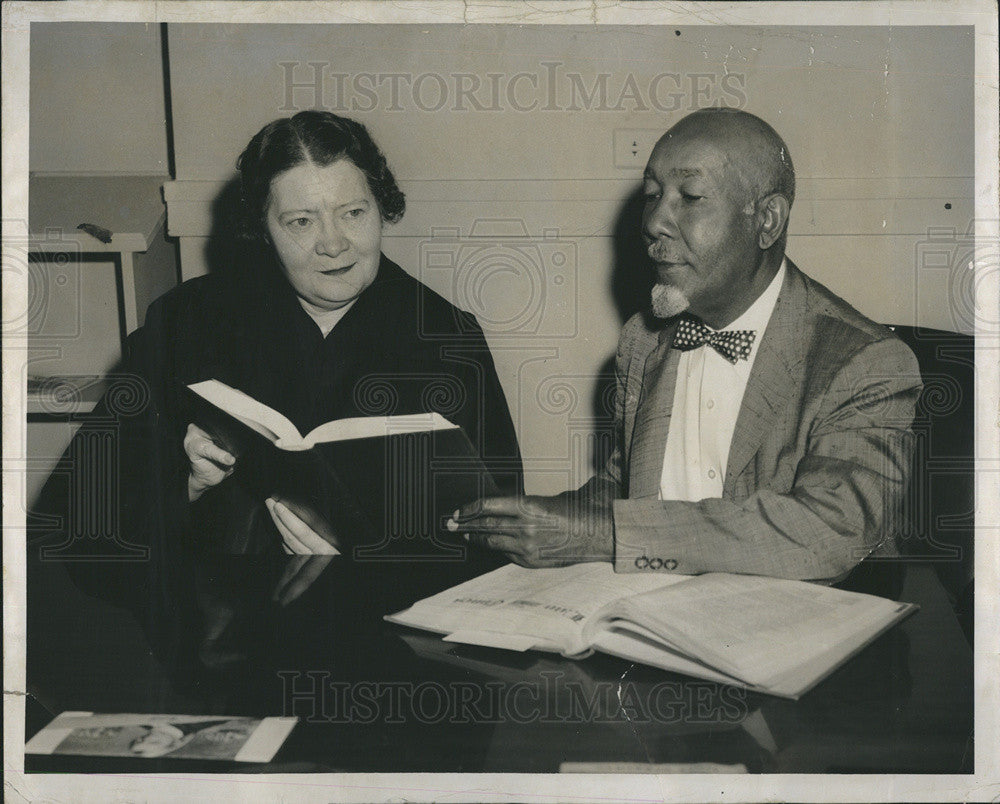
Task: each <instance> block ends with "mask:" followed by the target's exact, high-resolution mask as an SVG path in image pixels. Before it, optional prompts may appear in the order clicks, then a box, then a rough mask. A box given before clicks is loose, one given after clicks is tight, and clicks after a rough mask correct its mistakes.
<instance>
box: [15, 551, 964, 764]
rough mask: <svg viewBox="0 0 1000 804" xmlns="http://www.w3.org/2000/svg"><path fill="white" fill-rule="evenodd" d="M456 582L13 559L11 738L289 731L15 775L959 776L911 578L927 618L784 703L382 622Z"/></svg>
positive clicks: (934, 655) (956, 717)
mask: <svg viewBox="0 0 1000 804" xmlns="http://www.w3.org/2000/svg"><path fill="white" fill-rule="evenodd" d="M455 580H456V579H455V578H452V577H448V573H447V572H446V573H436V572H435V571H434V569H433V568H431V567H427V566H421V565H419V564H410V565H406V564H387V565H369V566H359V565H357V564H351V563H349V562H346V561H344V560H343V559H342V558H341V557H337V558H334V559H332V560H330V561H325V560H323V559H320V558H316V557H313V558H310V559H305V558H301V557H298V558H291V559H250V558H241V557H235V556H233V557H230V556H226V557H221V556H218V557H211V556H200V557H191V559H190V560H186V561H184V562H181V563H180V564H179V565H177V566H173V567H171V571H170V572H169V573H164V572H163V571H162V568H161V569H160V570H154V569H153V568H152V567H151V565H149V564H148V563H141V562H140V563H133V562H122V563H120V564H114V563H109V562H104V563H89V564H88V563H80V562H77V563H69V562H60V561H53V560H46V561H39V560H37V558H36V557H35V558H33V557H29V562H28V642H27V680H28V697H27V704H26V732H27V735H26V736H27V737H29V738H30V737H31V736H32V735H33V734H34V733H35V732H37V731H38V730H39V729H41V728H42V727H43V726H44V725H46V724H47V723H48V722H49V721H50V720H51V719H52V718H53V717H54V716H55V715H57V714H58V713H60V712H62V711H67V710H76V711H95V712H150V713H169V714H228V715H255V716H260V715H297V716H298V717H299V718H300V722H299V723H298V725H297V726H296V727H295V729H294V730H293V731H292V733H291V736H290V737H289V739H288V740H287V742H286V743H285V744H284V746H283V747H282V748H281V750H280V751H279V752H278V754H277V755H276V756H275V758H274V760H273V761H272V762H271V763H269V764H268V765H264V766H246V765H243V764H237V763H218V762H214V763H208V762H192V761H188V760H169V759H155V760H147V759H132V758H121V759H117V758H97V757H79V756H31V755H29V756H27V757H26V758H25V766H26V770H27V771H29V772H119V773H120V772H136V773H148V772H191V771H205V772H217V773H229V772H237V771H238V772H242V773H246V772H261V771H263V772H296V771H302V772H328V771H383V772H390V771H399V772H405V771H437V772H455V771H459V772H461V771H467V772H473V771H485V772H549V773H551V772H556V771H559V770H602V771H606V770H609V769H611V770H613V769H623V770H629V769H634V768H635V767H636V765H638V766H651V765H657V766H663V768H661V769H665V770H669V769H672V768H673V769H687V770H690V769H692V768H693V769H705V770H714V769H715V768H714V766H717V765H721V766H726V767H727V768H730V769H733V770H744V769H745V770H747V771H750V772H780V773H793V772H814V773H890V772H891V773H970V772H971V771H972V761H973V750H972V734H973V702H972V690H973V686H972V680H973V672H972V653H971V650H970V647H969V645H968V643H967V642H966V640H965V638H964V636H963V634H962V631H961V629H960V628H959V626H958V623H957V621H956V619H955V616H954V614H953V613H952V610H951V607H950V605H949V602H948V600H947V598H946V596H945V593H944V590H943V589H942V587H941V586H940V584H939V583H938V581H937V578H936V576H935V575H934V572H933V571H932V570H931V569H930V568H929V567H927V566H925V565H920V564H913V565H909V566H907V567H906V572H905V581H904V584H903V588H902V592H901V594H900V595H899V597H900V599H901V600H905V601H910V602H915V603H918V604H920V606H921V610H920V611H919V612H918V613H917V614H915V615H914V616H912V617H910V618H909V619H908V620H907V621H905V622H904V623H903V624H902V625H900V626H897V627H895V628H893V629H892V630H891V631H889V632H888V633H886V634H885V635H884V636H882V637H880V638H879V639H878V640H877V641H876V642H874V643H873V644H872V645H871V646H869V647H868V648H866V649H865V650H864V651H862V652H861V653H860V654H859V655H857V656H856V657H854V658H853V659H852V660H850V662H848V663H847V664H846V665H845V666H843V667H842V668H841V669H840V670H838V671H836V672H835V673H833V674H832V675H831V676H830V677H828V678H827V679H826V680H825V681H823V682H822V683H821V684H820V685H819V686H817V687H816V688H814V689H813V690H812V691H811V692H809V693H807V694H806V695H805V696H803V697H802V698H801V699H800V700H798V701H788V700H782V699H778V698H773V697H770V696H766V695H759V694H751V693H748V692H745V691H743V690H741V689H739V688H735V687H727V686H720V685H717V684H714V683H709V682H704V681H698V680H695V679H691V678H687V677H684V676H680V675H676V674H672V673H667V672H665V671H661V670H656V669H653V668H648V667H644V666H641V665H636V664H633V663H630V662H627V661H624V660H620V659H616V658H613V657H609V656H602V655H594V656H592V657H590V658H588V659H585V660H582V661H571V660H567V659H563V658H561V657H559V656H556V655H553V654H544V653H538V652H527V653H513V652H508V651H499V650H493V649H489V648H477V647H471V646H462V645H456V644H452V643H445V642H443V641H441V640H440V639H439V638H438V637H436V636H434V635H430V634H424V633H420V632H416V631H411V630H408V629H405V628H402V627H400V626H395V625H391V624H389V623H385V622H384V621H383V620H382V619H381V617H382V615H383V614H386V613H389V612H392V611H396V610H398V609H400V608H404V607H405V606H407V605H409V604H410V603H412V602H415V601H416V600H417V599H419V598H420V597H423V596H426V595H427V594H431V593H433V592H435V591H439V590H440V589H443V588H446V587H447V586H448V585H451V582H453V581H455ZM293 598H294V599H293ZM788 647H789V650H794V646H788ZM705 763H712V766H709V765H706V764H705Z"/></svg>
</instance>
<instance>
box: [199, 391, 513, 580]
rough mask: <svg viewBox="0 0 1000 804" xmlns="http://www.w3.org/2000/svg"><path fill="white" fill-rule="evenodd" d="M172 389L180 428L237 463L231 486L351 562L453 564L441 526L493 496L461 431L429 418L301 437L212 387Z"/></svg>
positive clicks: (258, 406) (247, 400)
mask: <svg viewBox="0 0 1000 804" xmlns="http://www.w3.org/2000/svg"><path fill="white" fill-rule="evenodd" d="M180 391H181V394H182V398H183V406H184V409H185V410H184V414H185V416H186V417H187V418H188V421H191V422H193V423H194V424H196V425H198V426H199V427H201V428H202V429H203V430H205V431H206V432H207V433H209V435H210V436H211V437H212V439H213V441H215V442H216V443H217V444H218V445H219V446H221V447H222V448H223V449H225V450H226V451H228V452H229V453H231V454H232V455H234V456H235V457H236V467H235V471H234V473H233V478H231V479H232V480H234V481H236V482H238V483H241V484H242V485H243V486H244V487H246V488H247V489H248V490H249V491H250V492H251V494H252V495H253V496H254V497H255V498H257V499H258V501H260V502H263V500H264V499H265V498H266V497H275V498H277V499H280V500H281V501H282V502H283V503H284V504H285V505H287V506H288V507H289V508H290V509H291V510H292V511H293V512H295V513H296V514H298V515H299V517H300V518H302V519H303V520H305V521H306V522H307V523H308V524H309V525H310V526H311V527H312V528H313V530H315V531H316V532H317V533H319V534H320V535H322V536H324V537H325V538H327V539H328V540H329V541H331V542H332V543H334V544H337V545H339V546H340V548H341V550H342V549H343V547H344V546H351V547H353V548H354V555H355V557H358V558H367V559H370V560H379V559H380V558H384V559H390V558H393V557H396V556H406V557H408V558H410V559H414V560H419V559H421V558H425V559H440V558H447V557H448V556H452V557H455V556H458V555H460V554H461V551H462V547H461V546H460V545H458V544H456V542H455V540H454V537H452V536H450V535H449V534H448V533H447V531H445V529H444V524H445V522H446V521H447V518H448V517H449V516H450V515H451V513H452V512H453V511H454V510H455V509H456V508H458V507H459V506H460V505H461V504H463V503H466V502H468V501H470V500H474V499H477V498H478V497H482V496H489V495H491V494H496V493H497V491H496V485H495V483H494V481H493V478H492V477H491V475H490V473H489V471H488V470H487V469H486V467H485V466H484V465H483V463H482V460H481V459H480V457H479V454H478V453H477V451H476V449H475V448H474V447H473V445H472V443H471V442H470V440H469V438H468V436H467V435H466V433H465V432H464V431H463V430H462V428H461V427H459V426H458V425H455V424H452V423H451V422H449V421H448V420H447V419H445V418H444V417H442V416H441V415H439V414H437V413H421V414H414V415H405V416H374V417H360V418H350V419H337V420H335V421H330V422H327V423H326V424H323V425H320V426H319V427H317V428H316V429H314V430H312V431H311V432H310V433H308V434H306V435H304V436H303V435H302V434H300V433H299V431H298V430H297V429H296V427H295V425H294V424H292V422H291V421H289V420H288V419H287V418H286V417H285V416H283V415H282V414H281V413H279V412H278V411H276V410H274V409H273V408H270V407H268V406H267V405H264V404H263V403H261V402H259V401H257V400H256V399H254V398H252V397H251V396H249V395H247V394H245V393H243V392H242V391H239V390H237V389H235V388H231V387H229V386H228V385H225V384H223V383H221V382H219V381H217V380H206V381H204V382H199V383H195V384H193V385H190V386H183V387H181V389H180ZM226 482H229V480H227V481H226ZM209 493H211V492H209Z"/></svg>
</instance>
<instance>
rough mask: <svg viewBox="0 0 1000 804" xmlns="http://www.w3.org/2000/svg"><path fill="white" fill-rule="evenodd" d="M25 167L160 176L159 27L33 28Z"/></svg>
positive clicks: (163, 161) (163, 154)
mask: <svg viewBox="0 0 1000 804" xmlns="http://www.w3.org/2000/svg"><path fill="white" fill-rule="evenodd" d="M30 71H31V122H30V155H29V163H30V166H31V170H32V172H42V173H87V174H95V173H132V174H135V173H150V174H159V175H166V174H167V173H168V172H169V171H168V170H167V138H166V120H165V115H164V92H163V68H162V54H161V46H160V26H159V25H158V24H151V25H138V24H134V25H133V24H129V25H126V24H121V23H119V24H104V23H73V22H59V23H38V22H35V23H32V25H31V61H30Z"/></svg>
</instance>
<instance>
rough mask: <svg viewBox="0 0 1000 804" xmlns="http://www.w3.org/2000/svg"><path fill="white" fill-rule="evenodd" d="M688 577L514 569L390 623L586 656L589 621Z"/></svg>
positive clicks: (602, 569) (608, 569)
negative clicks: (497, 637) (528, 642)
mask: <svg viewBox="0 0 1000 804" xmlns="http://www.w3.org/2000/svg"><path fill="white" fill-rule="evenodd" d="M686 578H687V576H684V575H670V576H668V575H660V576H656V575H638V574H616V573H615V571H614V569H613V568H612V566H611V565H610V564H604V563H589V564H575V565H573V566H569V567H556V568H551V569H525V568H524V567H519V566H517V565H515V564H509V565H508V566H506V567H501V568H500V569H498V570H494V571H493V572H490V573H487V574H486V575H482V576H480V577H479V578H474V579H473V580H471V581H466V582H465V583H463V584H459V585H458V586H455V587H453V588H451V589H448V590H447V591H444V592H441V593H440V594H437V595H434V596H433V597H429V598H426V599H424V600H421V601H420V602H419V603H416V604H414V605H413V606H411V607H410V608H409V609H407V610H406V611H403V612H400V613H399V614H395V615H390V616H389V617H387V618H386V619H388V620H390V621H391V622H396V623H401V624H403V625H410V626H414V627H417V628H424V629H427V630H429V631H437V632H438V633H443V634H452V633H455V632H468V633H475V632H482V633H498V634H509V635H516V636H529V637H533V638H535V639H536V640H537V643H536V644H537V645H538V646H539V647H545V648H547V649H550V650H552V649H555V650H559V651H561V652H563V653H565V654H567V655H573V654H578V653H583V652H585V651H586V650H587V649H588V648H589V645H588V644H587V642H586V640H585V639H584V636H583V631H584V625H585V623H586V621H587V618H589V617H591V616H592V615H594V614H595V613H596V612H598V611H599V610H600V609H601V608H602V607H604V606H606V605H608V604H609V603H612V602H613V601H615V600H617V599H618V598H621V597H623V596H625V595H632V594H636V593H641V592H647V591H649V590H651V589H657V588H662V587H663V586H666V585H669V584H672V583H677V582H680V581H682V580H685V579H686Z"/></svg>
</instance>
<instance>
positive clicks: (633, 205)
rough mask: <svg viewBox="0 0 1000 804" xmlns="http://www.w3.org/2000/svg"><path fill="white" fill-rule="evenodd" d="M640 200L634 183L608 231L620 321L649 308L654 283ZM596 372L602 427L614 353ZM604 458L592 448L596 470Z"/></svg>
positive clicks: (609, 404) (595, 411) (595, 406)
mask: <svg viewBox="0 0 1000 804" xmlns="http://www.w3.org/2000/svg"><path fill="white" fill-rule="evenodd" d="M643 203H644V202H643V197H642V190H641V188H638V187H637V188H636V189H635V190H634V191H633V192H632V193H630V194H629V195H628V196H627V197H626V198H625V199H624V200H623V201H622V204H621V206H620V207H619V209H618V215H617V217H616V218H615V222H614V228H613V229H612V235H611V237H612V248H613V254H614V264H613V266H612V271H611V276H610V283H609V284H610V287H609V291H610V292H611V297H612V299H613V300H614V304H615V309H616V310H617V312H618V318H619V320H620V321H621V323H622V324H623V325H624V324H625V322H626V321H628V319H629V318H631V317H632V315H633V314H635V313H637V312H639V311H641V310H642V311H648V310H649V291H650V289H651V288H652V286H653V272H652V269H651V266H650V263H649V257H648V256H647V255H646V245H645V243H644V242H643V239H642V207H643ZM598 376H599V377H601V378H602V379H601V381H599V382H598V383H597V384H596V385H595V386H594V396H593V398H592V400H591V415H592V416H593V418H594V420H595V424H596V426H597V427H598V428H600V429H601V430H604V429H605V428H606V427H610V426H611V424H612V423H613V420H614V383H615V381H614V376H615V356H614V354H611V355H609V356H608V358H607V359H606V360H605V361H604V362H603V363H602V364H601V367H600V368H599V369H598ZM604 460H605V455H603V454H602V453H601V451H600V450H597V451H595V453H594V466H593V470H594V471H595V472H596V471H599V470H600V469H601V468H602V466H603V463H604Z"/></svg>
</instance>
